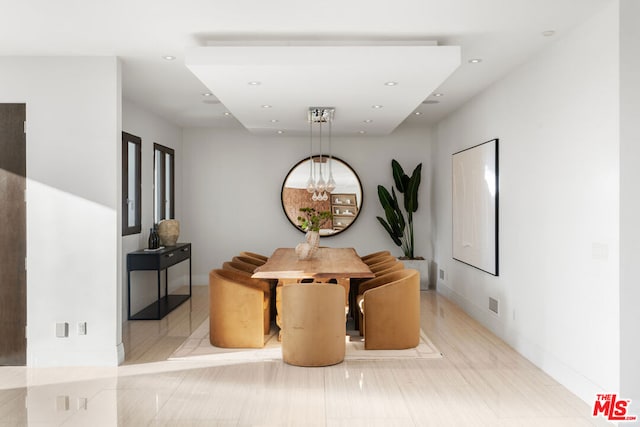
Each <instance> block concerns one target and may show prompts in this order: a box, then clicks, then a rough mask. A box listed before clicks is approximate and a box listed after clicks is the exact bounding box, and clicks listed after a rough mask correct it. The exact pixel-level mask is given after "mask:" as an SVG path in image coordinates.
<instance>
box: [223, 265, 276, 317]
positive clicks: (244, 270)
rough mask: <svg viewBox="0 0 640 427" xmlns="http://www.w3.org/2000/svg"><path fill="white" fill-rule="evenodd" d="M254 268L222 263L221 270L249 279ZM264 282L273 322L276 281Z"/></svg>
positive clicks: (268, 280) (266, 280) (252, 266)
mask: <svg viewBox="0 0 640 427" xmlns="http://www.w3.org/2000/svg"><path fill="white" fill-rule="evenodd" d="M255 268H256V266H255V265H253V264H247V263H246V262H242V261H225V262H224V263H222V269H223V270H233V271H237V272H238V273H240V274H244V275H245V276H247V277H251V275H252V274H253V270H255ZM262 280H264V281H265V282H267V283H269V289H270V291H269V299H270V301H271V302H270V313H269V318H270V320H275V318H276V292H275V290H276V285H277V284H278V280H277V279H262Z"/></svg>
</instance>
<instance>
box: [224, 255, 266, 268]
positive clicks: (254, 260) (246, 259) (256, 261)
mask: <svg viewBox="0 0 640 427" xmlns="http://www.w3.org/2000/svg"><path fill="white" fill-rule="evenodd" d="M232 260H233V261H242V262H246V263H247V264H253V265H255V266H256V267H260V266H261V265H264V263H265V262H266V261H262V260H259V259H258V258H253V257H250V256H243V255H238V256H234V257H233V258H232Z"/></svg>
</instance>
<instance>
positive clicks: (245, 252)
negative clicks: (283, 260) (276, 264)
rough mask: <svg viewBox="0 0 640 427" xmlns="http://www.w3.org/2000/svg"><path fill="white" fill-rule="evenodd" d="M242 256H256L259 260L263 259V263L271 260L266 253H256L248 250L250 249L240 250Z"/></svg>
mask: <svg viewBox="0 0 640 427" xmlns="http://www.w3.org/2000/svg"><path fill="white" fill-rule="evenodd" d="M240 256H246V257H249V258H255V259H257V260H260V261H262V263H263V264H264V263H265V262H267V261H268V260H269V257H267V256H265V255H262V254H258V253H255V252H248V251H242V252H240Z"/></svg>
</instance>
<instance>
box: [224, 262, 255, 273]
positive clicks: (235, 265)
mask: <svg viewBox="0 0 640 427" xmlns="http://www.w3.org/2000/svg"><path fill="white" fill-rule="evenodd" d="M222 268H223V269H225V270H234V271H238V272H241V273H245V275H246V276H249V277H251V275H252V274H253V270H255V269H256V266H255V265H253V264H247V263H246V262H242V261H225V262H224V263H222Z"/></svg>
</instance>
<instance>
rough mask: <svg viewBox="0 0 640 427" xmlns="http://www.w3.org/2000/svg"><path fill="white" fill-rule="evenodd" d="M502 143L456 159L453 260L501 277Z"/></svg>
mask: <svg viewBox="0 0 640 427" xmlns="http://www.w3.org/2000/svg"><path fill="white" fill-rule="evenodd" d="M498 178H499V174H498V139H497V138H496V139H492V140H490V141H487V142H485V143H482V144H479V145H476V146H474V147H471V148H467V149H465V150H462V151H459V152H457V153H454V154H453V156H452V179H453V182H452V190H453V191H452V192H453V203H452V214H453V221H452V224H453V245H452V252H453V258H454V259H456V260H458V261H460V262H463V263H465V264H468V265H470V266H472V267H475V268H477V269H479V270H482V271H485V272H487V273H489V274H492V275H494V276H497V275H498V196H499V191H498V190H499V188H498V187H499V185H498V184H499V179H498Z"/></svg>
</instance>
